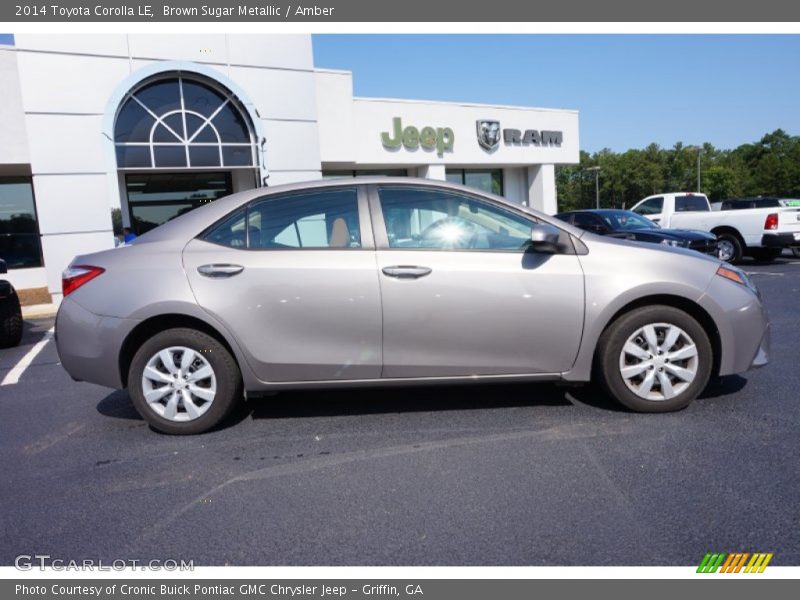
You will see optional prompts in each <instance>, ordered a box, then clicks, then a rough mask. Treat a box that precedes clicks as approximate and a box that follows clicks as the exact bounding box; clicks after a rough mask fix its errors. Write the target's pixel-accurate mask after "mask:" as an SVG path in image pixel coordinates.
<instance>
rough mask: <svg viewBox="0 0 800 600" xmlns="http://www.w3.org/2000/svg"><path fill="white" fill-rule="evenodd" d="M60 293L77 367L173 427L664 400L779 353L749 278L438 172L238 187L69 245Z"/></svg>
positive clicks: (662, 404) (65, 353)
mask: <svg viewBox="0 0 800 600" xmlns="http://www.w3.org/2000/svg"><path fill="white" fill-rule="evenodd" d="M63 288H64V289H63V291H64V299H63V302H62V303H61V307H60V309H59V312H58V317H57V321H56V340H57V345H58V351H59V355H60V357H61V363H62V364H63V365H64V368H65V369H66V370H67V371H68V372H69V373H70V375H72V377H73V378H75V379H78V380H84V381H90V382H93V383H98V384H101V385H105V386H109V387H115V388H125V387H127V388H128V390H129V392H130V396H131V398H132V400H133V403H134V404H135V405H136V408H137V409H138V411H139V412H140V413H141V415H142V417H144V419H146V420H147V421H148V422H149V423H150V424H151V425H152V426H153V427H154V428H156V429H158V430H161V431H164V432H169V433H199V432H202V431H205V430H207V429H209V428H211V427H213V426H215V425H216V424H218V423H219V422H220V421H221V420H222V419H223V418H224V417H225V416H226V415H227V414H228V412H229V411H230V410H231V409H232V408H233V407H234V405H235V404H236V403H237V402H238V401H239V400H240V399H241V398H242V396H243V393H246V394H248V395H257V394H259V393H265V392H274V391H278V390H285V389H291V388H319V389H320V390H322V389H324V388H332V387H334V386H388V385H400V384H412V383H413V384H420V383H424V384H433V383H448V384H449V383H474V382H485V381H495V382H496V381H517V382H519V381H530V382H536V381H546V380H557V381H558V380H561V381H568V382H584V381H589V380H590V378H591V377H592V376H593V375H594V376H596V377H597V379H599V381H600V382H602V384H603V385H604V386H605V388H606V389H607V391H608V392H609V393H610V394H611V395H612V396H613V397H615V398H616V399H617V400H619V401H620V402H621V403H623V404H624V405H625V406H627V407H629V408H631V409H633V410H636V411H644V412H664V411H672V410H676V409H680V408H683V407H685V406H686V405H687V404H689V403H690V402H691V401H692V400H693V399H694V398H696V397H697V395H698V394H699V393H700V392H701V391H702V390H703V388H704V387H705V386H706V384H707V382H708V380H709V377H710V376H711V375H712V374H717V375H728V374H732V373H740V372H743V371H746V370H747V369H750V368H752V367H757V366H761V365H764V364H766V363H767V361H768V346H769V324H768V321H767V317H766V314H765V311H764V308H763V306H762V303H761V299H760V297H759V294H758V292H757V291H756V288H755V287H754V286H753V284H752V283H751V281H750V279H749V278H748V276H747V275H746V274H745V273H744V272H743V271H741V270H739V269H737V268H735V267H732V266H730V265H728V264H725V263H722V262H720V261H719V260H717V259H715V258H711V257H708V256H705V255H701V254H699V253H697V252H694V251H691V250H685V249H681V248H672V247H661V246H655V245H652V244H647V245H645V244H639V243H636V242H629V241H625V240H616V239H609V238H607V237H600V236H596V235H593V234H592V233H589V232H586V231H583V230H581V229H577V228H574V227H572V226H570V225H568V224H566V223H564V222H562V221H559V220H558V219H555V218H554V217H548V216H545V215H543V214H540V213H538V212H536V211H533V210H530V209H528V208H525V207H522V206H519V205H516V204H512V203H510V202H508V201H506V200H504V199H502V198H498V197H496V196H492V195H488V194H483V193H480V192H477V191H475V190H471V189H467V188H464V187H461V186H455V185H450V184H447V183H444V182H432V181H430V180H414V179H392V178H374V179H353V180H335V181H331V180H327V181H320V182H313V183H304V184H296V185H290V186H282V187H274V188H267V189H257V190H251V191H247V192H242V193H238V194H234V195H232V196H228V197H226V198H223V199H220V200H217V201H216V202H214V203H212V204H208V205H206V206H204V207H202V208H199V209H197V210H195V211H193V212H190V213H188V214H185V215H183V216H181V217H179V218H176V219H174V220H172V221H170V222H168V223H166V224H164V225H161V226H160V227H157V228H156V229H153V230H152V231H150V232H148V233H146V234H144V235H142V236H140V237H139V238H138V239H137V240H136V241H135V242H133V243H132V244H131V245H129V246H124V247H121V248H117V249H114V250H108V251H105V252H98V253H96V254H89V255H85V256H79V257H77V258H75V260H74V261H73V262H72V264H71V265H70V266H69V267H68V268H67V270H66V271H65V273H64V279H63ZM535 393H536V392H535V388H532V390H531V394H532V395H533V394H535Z"/></svg>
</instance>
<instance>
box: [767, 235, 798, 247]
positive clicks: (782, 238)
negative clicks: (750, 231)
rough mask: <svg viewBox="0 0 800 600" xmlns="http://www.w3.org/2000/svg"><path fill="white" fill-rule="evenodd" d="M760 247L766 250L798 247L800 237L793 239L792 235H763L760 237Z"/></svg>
mask: <svg viewBox="0 0 800 600" xmlns="http://www.w3.org/2000/svg"><path fill="white" fill-rule="evenodd" d="M761 245H762V246H764V247H766V248H789V247H790V246H800V237H798V238H795V237H794V234H793V233H765V234H764V235H763V236H761Z"/></svg>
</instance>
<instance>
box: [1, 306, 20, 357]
mask: <svg viewBox="0 0 800 600" xmlns="http://www.w3.org/2000/svg"><path fill="white" fill-rule="evenodd" d="M21 340H22V309H21V308H20V306H19V299H18V298H17V295H16V294H15V293H12V295H11V296H9V297H7V298H3V299H2V300H0V348H11V347H13V346H16V345H18V344H19V343H20V341H21Z"/></svg>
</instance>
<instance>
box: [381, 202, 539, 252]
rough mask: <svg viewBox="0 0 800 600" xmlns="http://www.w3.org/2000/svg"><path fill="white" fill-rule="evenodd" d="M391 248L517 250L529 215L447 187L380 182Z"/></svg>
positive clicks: (525, 235) (526, 231) (527, 237)
mask: <svg viewBox="0 0 800 600" xmlns="http://www.w3.org/2000/svg"><path fill="white" fill-rule="evenodd" d="M379 192H380V201H381V209H382V210H383V218H384V221H385V223H386V233H387V235H388V238H389V247H390V248H427V249H440V250H522V249H524V248H525V247H526V246H527V245H528V242H529V241H530V238H531V228H532V226H533V225H534V223H535V220H534V219H532V218H531V219H527V218H524V217H521V216H518V215H516V214H514V213H513V212H511V211H506V210H503V209H502V208H500V207H497V206H494V205H492V204H489V203H486V202H483V201H481V200H478V199H475V198H472V197H470V196H464V195H462V194H457V193H454V192H449V191H446V190H429V189H423V188H413V187H381V188H380V190H379Z"/></svg>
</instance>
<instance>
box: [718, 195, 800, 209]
mask: <svg viewBox="0 0 800 600" xmlns="http://www.w3.org/2000/svg"><path fill="white" fill-rule="evenodd" d="M787 207H788V208H800V200H798V199H796V198H777V197H772V196H758V197H755V198H728V199H726V200H720V201H719V202H712V203H711V210H745V209H748V208H787Z"/></svg>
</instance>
